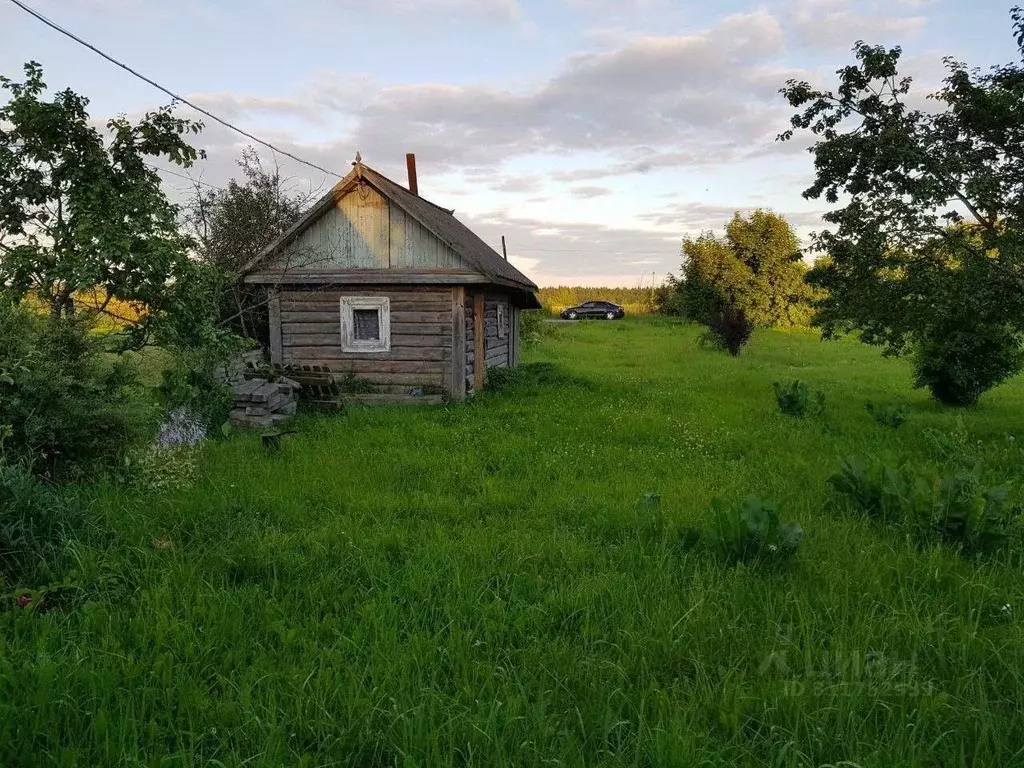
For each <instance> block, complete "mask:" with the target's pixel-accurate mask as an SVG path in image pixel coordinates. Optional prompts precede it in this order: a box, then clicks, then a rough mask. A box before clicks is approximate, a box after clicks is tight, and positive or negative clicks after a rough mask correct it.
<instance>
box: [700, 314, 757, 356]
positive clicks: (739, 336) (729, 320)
mask: <svg viewBox="0 0 1024 768" xmlns="http://www.w3.org/2000/svg"><path fill="white" fill-rule="evenodd" d="M753 332H754V324H753V323H752V322H751V321H750V320H749V319H747V313H746V312H744V311H743V310H742V309H735V308H733V307H726V308H724V309H723V310H722V311H721V312H719V313H718V314H716V315H715V316H714V317H712V318H711V320H710V322H709V323H708V330H707V333H706V334H705V335H704V338H703V339H702V341H703V342H704V343H707V344H710V345H712V346H715V347H718V348H719V349H724V350H725V351H727V352H728V353H729V354H730V355H732V356H733V357H738V356H739V354H740V351H741V350H742V349H743V347H745V346H746V344H747V342H748V341H750V336H751V334H753Z"/></svg>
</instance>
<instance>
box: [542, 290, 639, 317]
mask: <svg viewBox="0 0 1024 768" xmlns="http://www.w3.org/2000/svg"><path fill="white" fill-rule="evenodd" d="M537 298H538V299H539V300H540V303H541V305H542V306H543V307H544V309H545V310H546V311H548V312H554V313H557V312H561V311H562V310H563V309H567V308H568V307H575V306H576V305H578V304H582V303H583V302H584V301H610V302H612V303H614V304H618V305H619V306H621V307H622V308H623V309H625V310H626V312H627V313H633V314H653V313H654V312H655V311H656V307H655V300H654V290H652V288H651V287H650V286H648V287H646V288H639V287H634V288H615V287H610V286H586V285H556V286H547V287H544V288H541V289H539V290H538V291H537Z"/></svg>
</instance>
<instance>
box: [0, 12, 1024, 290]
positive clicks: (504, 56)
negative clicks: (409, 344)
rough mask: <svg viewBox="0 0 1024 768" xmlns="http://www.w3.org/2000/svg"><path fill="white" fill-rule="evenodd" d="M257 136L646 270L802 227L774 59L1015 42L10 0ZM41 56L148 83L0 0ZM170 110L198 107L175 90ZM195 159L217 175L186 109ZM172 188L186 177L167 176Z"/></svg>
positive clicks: (69, 77) (499, 228) (102, 103)
mask: <svg viewBox="0 0 1024 768" xmlns="http://www.w3.org/2000/svg"><path fill="white" fill-rule="evenodd" d="M25 2H26V3H27V4H29V5H31V6H32V7H33V8H34V9H36V10H38V11H39V12H41V13H43V14H45V15H46V16H47V17H49V18H50V19H52V20H54V21H56V22H58V23H59V24H60V25H62V26H63V27H65V28H66V29H68V30H69V31H71V32H73V33H75V34H76V35H78V36H80V37H82V38H84V39H86V40H88V41H89V42H91V43H92V44H94V45H95V46H97V47H99V48H101V49H102V50H104V51H106V52H107V53H109V54H110V55H112V56H114V57H115V58H117V59H120V60H121V61H123V62H125V63H126V64H128V65H130V66H132V67H133V68H135V69H136V70H138V71H140V72H141V73H142V74H144V75H146V76H147V77H149V78H151V79H153V80H155V81H157V82H159V83H161V84H162V85H164V86H165V87H167V88H169V89H170V90H171V91H173V92H176V93H179V94H181V95H183V96H185V97H186V98H187V99H189V100H190V101H193V102H195V103H197V104H199V105H200V106H202V107H204V108H205V109H207V110H209V111H210V112H212V113H214V114H216V115H218V116H220V117H222V118H224V119H226V120H228V121H229V122H232V123H235V124H236V125H238V126H239V127H241V128H243V129H245V130H247V131H249V132H250V133H252V134H254V135H257V136H259V137H261V138H263V139H265V140H267V141H269V142H271V143H273V144H275V145H276V146H279V147H281V148H282V149H285V150H286V151H289V152H291V153H293V154H295V155H297V156H299V157H301V158H303V159H306V160H309V161H311V162H313V163H315V164H317V165H319V166H322V167H323V168H326V169H328V170H330V171H332V175H327V174H324V173H322V172H319V171H315V170H312V169H310V168H308V167H306V166H304V165H301V164H299V163H295V162H294V161H291V160H289V159H288V158H285V157H283V156H281V155H276V154H274V153H271V152H269V151H264V152H262V155H263V159H264V162H266V163H274V162H277V164H278V166H279V168H280V170H281V173H282V175H283V176H285V177H287V178H288V180H289V184H290V185H292V186H293V188H294V189H296V190H301V191H304V192H319V191H326V190H327V189H328V188H330V186H331V185H333V184H334V182H335V181H337V178H338V177H340V176H342V175H344V174H345V173H346V172H347V171H348V170H350V168H351V163H352V161H353V159H354V157H355V154H356V152H357V151H358V152H360V153H361V154H362V157H363V160H364V162H365V163H366V164H368V165H370V166H372V167H374V168H376V169H377V170H379V171H381V172H382V173H384V174H386V175H388V176H390V177H391V178H393V179H395V180H396V181H400V182H404V181H405V180H406V175H405V154H406V153H407V152H414V153H415V154H416V156H417V160H418V167H419V187H420V194H421V195H422V196H424V197H426V198H428V199H430V200H432V201H434V202H436V203H438V204H440V205H443V206H444V207H446V208H454V209H455V212H456V216H457V217H459V218H460V219H461V220H463V221H464V222H466V223H467V224H468V225H469V226H470V227H472V228H473V229H474V231H476V232H477V233H478V234H479V235H480V236H481V237H483V238H484V239H485V240H486V241H487V242H488V243H490V244H491V245H493V246H494V247H495V248H500V242H501V236H502V235H504V236H505V237H506V239H507V242H508V248H509V255H510V258H511V260H512V261H513V263H514V264H516V265H517V266H518V267H519V268H520V269H522V270H523V271H524V272H525V273H526V274H527V275H528V276H530V277H531V278H532V279H533V280H534V281H536V282H537V283H538V284H540V285H591V286H594V285H622V286H637V285H647V286H649V285H651V282H652V280H655V281H657V282H660V281H661V280H662V279H663V278H664V276H665V274H666V273H668V272H670V271H678V269H679V263H680V254H679V251H680V243H681V241H682V239H683V238H684V237H687V236H696V235H698V234H699V233H700V232H702V231H705V230H721V228H722V227H723V226H724V224H725V223H726V222H727V221H728V219H730V218H731V217H732V215H733V213H734V212H737V211H739V212H741V213H742V212H749V211H750V210H752V209H754V208H759V207H760V208H767V209H771V210H774V211H776V212H778V213H781V214H783V215H785V216H786V217H787V219H788V220H789V221H790V223H791V224H793V226H794V227H795V228H796V230H797V232H798V233H799V234H800V235H801V237H802V238H803V239H804V242H805V243H806V244H808V245H809V239H808V237H809V234H810V233H811V232H812V231H814V230H816V229H820V228H821V227H822V226H823V224H822V222H821V214H822V213H823V212H824V211H826V210H827V204H826V203H825V202H824V201H817V200H806V199H804V198H803V196H802V192H803V190H804V189H806V187H807V186H808V185H809V184H810V182H811V180H812V179H813V158H812V156H811V155H809V154H808V153H807V148H808V141H807V140H806V139H800V140H796V141H793V142H787V143H780V142H777V141H776V136H777V135H778V134H779V133H780V132H781V131H783V130H785V129H786V128H787V126H788V120H789V117H790V115H791V113H792V110H791V109H790V108H789V107H787V106H786V104H785V103H784V101H783V100H782V98H781V97H780V96H779V95H778V90H779V88H781V87H782V86H783V85H784V84H785V82H786V80H788V79H790V78H797V79H801V80H808V81H810V82H812V83H814V84H817V85H826V86H831V85H833V84H834V83H835V80H836V77H835V74H834V73H835V71H836V70H837V69H839V68H840V67H842V66H845V65H846V64H849V63H851V62H852V60H853V57H852V54H851V52H850V50H851V48H852V46H853V44H854V42H856V41H857V40H859V39H863V40H865V41H867V42H869V43H873V44H884V45H900V46H901V47H902V48H903V51H904V54H903V55H904V67H903V69H904V71H905V72H906V73H907V74H911V75H913V76H914V77H915V90H916V93H917V95H918V98H923V96H924V95H925V94H926V93H928V92H931V91H934V90H935V89H936V88H937V86H938V85H939V84H940V82H941V79H942V76H943V65H942V59H943V57H944V56H954V57H956V58H959V59H961V60H964V61H967V62H968V63H970V64H972V65H976V66H980V67H988V66H991V65H996V64H1001V63H1006V62H1010V61H1014V60H1015V59H1016V58H1017V55H1016V48H1015V46H1014V41H1013V36H1012V34H1011V26H1010V20H1009V11H1010V7H1011V6H1012V5H1013V4H1014V3H1013V2H1008V1H1004V0H973V1H972V2H966V1H965V0H766V1H765V2H752V1H751V0H716V1H714V2H711V1H709V0H705V1H704V2H695V1H693V0H374V1H373V2H365V1H364V2H357V0H303V2H285V1H284V0H277V2H270V0H209V1H208V2H196V1H195V0H173V2H172V1H171V0H25ZM29 60H34V61H38V62H39V63H41V64H42V65H43V69H44V73H45V78H46V81H47V83H48V84H49V85H50V86H51V88H53V89H63V88H66V87H70V88H72V89H73V90H75V91H77V92H79V93H82V94H84V95H86V96H88V97H89V98H90V99H91V106H90V111H91V114H92V115H93V116H94V117H97V118H105V117H109V116H113V115H116V114H127V115H129V116H139V115H141V114H143V113H144V112H145V111H146V110H149V109H154V108H156V107H159V106H162V105H164V104H166V103H168V102H169V98H168V97H167V96H166V95H164V94H163V93H161V92H159V91H157V90H155V89H154V88H153V87H152V86H150V85H147V84H145V83H143V82H141V81H139V80H137V79H136V78H134V77H133V76H132V75H130V74H128V73H126V72H124V71H123V70H120V69H118V68H117V67H115V66H114V65H112V64H110V63H109V62H107V61H104V60H103V59H101V58H99V57H98V56H96V55H95V54H94V53H92V52H90V51H89V50H87V49H85V48H83V47H81V46H79V45H78V44H77V43H75V42H73V41H71V40H69V39H67V38H65V37H63V36H61V35H60V34H59V33H57V32H55V31H53V30H51V29H49V28H47V27H46V26H45V25H43V24H42V23H41V22H39V21H38V20H36V19H33V18H32V17H30V16H29V15H27V14H26V13H25V12H24V11H22V10H20V9H19V8H17V7H16V6H15V5H14V4H13V3H11V2H10V0H0V74H4V75H7V76H8V77H12V78H14V79H17V78H18V76H19V75H20V72H21V67H22V65H23V64H24V62H26V61H29ZM179 113H180V114H181V115H182V116H186V117H199V115H197V114H196V113H194V112H193V110H191V109H189V108H187V107H180V108H179ZM205 122H206V128H205V130H204V131H203V133H202V134H201V135H200V136H199V137H198V138H197V139H196V140H195V142H194V143H195V144H196V145H197V146H201V147H203V148H205V149H206V152H207V159H206V160H205V161H201V162H199V163H197V164H196V166H195V167H193V168H192V169H191V170H190V171H188V173H189V174H191V175H192V176H193V177H195V178H197V179H201V180H202V181H203V182H205V183H207V184H212V185H222V184H224V183H225V182H226V181H227V180H228V179H229V178H231V177H232V176H237V175H238V169H237V165H236V161H237V158H238V157H239V155H240V153H241V151H242V150H243V149H244V148H245V147H246V145H247V144H249V143H251V142H249V141H248V140H247V139H245V138H244V137H242V136H240V135H238V134H235V133H234V132H232V131H230V130H229V129H227V128H224V127H223V126H220V125H218V124H216V123H213V122H212V121H210V120H208V119H207V120H205ZM166 184H167V188H168V192H169V194H170V195H171V196H173V197H174V198H175V199H182V198H183V196H184V195H185V194H186V193H187V191H188V190H187V188H188V186H189V183H188V182H187V181H185V180H183V179H180V178H177V177H174V176H171V175H169V174H167V175H166Z"/></svg>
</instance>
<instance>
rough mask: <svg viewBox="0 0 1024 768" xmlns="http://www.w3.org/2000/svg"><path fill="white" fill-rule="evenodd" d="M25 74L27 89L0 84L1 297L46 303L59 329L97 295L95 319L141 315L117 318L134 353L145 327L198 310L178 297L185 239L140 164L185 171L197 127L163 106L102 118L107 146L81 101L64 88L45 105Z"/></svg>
mask: <svg viewBox="0 0 1024 768" xmlns="http://www.w3.org/2000/svg"><path fill="white" fill-rule="evenodd" d="M24 72H25V80H24V81H23V82H15V81H13V80H11V79H9V78H6V77H2V76H0V89H2V90H3V91H6V92H7V93H8V94H9V98H8V100H7V101H6V103H3V104H2V105H0V287H2V288H4V289H6V291H7V292H9V294H10V295H12V296H13V297H14V298H15V299H17V300H22V299H24V298H26V297H31V298H33V299H40V300H42V301H44V302H45V303H46V305H47V307H48V309H49V312H50V314H51V315H52V317H53V318H55V319H61V318H66V317H69V316H71V315H73V314H74V313H75V309H76V301H75V299H76V296H77V295H79V294H80V293H81V292H86V291H88V292H93V291H98V292H99V300H98V301H97V302H96V303H95V305H94V307H93V309H92V311H93V312H94V313H97V314H107V315H113V314H115V310H114V308H115V307H116V306H118V304H119V303H121V302H127V303H129V304H132V305H136V306H138V307H144V311H142V312H141V316H138V317H119V318H118V320H119V321H121V322H124V323H127V324H128V325H127V328H128V332H127V333H126V336H125V341H126V346H131V347H138V346H141V345H143V344H145V343H147V341H148V339H149V333H150V331H151V329H152V326H151V323H152V322H153V321H158V320H159V319H160V317H161V316H162V315H163V314H165V313H168V312H174V311H177V312H187V311H189V310H190V308H192V307H195V306H196V302H195V301H194V296H186V295H185V294H184V293H183V292H182V291H181V286H182V284H183V283H184V282H186V281H187V279H188V277H189V275H190V273H191V272H193V271H194V268H195V265H194V263H193V262H192V261H191V260H190V259H189V258H188V249H189V246H190V240H189V239H188V238H187V237H186V236H184V235H183V234H182V233H181V231H180V230H179V227H178V221H177V218H178V209H177V208H176V206H174V205H172V204H171V203H170V202H169V201H168V200H167V198H166V197H165V195H164V193H163V191H162V189H161V187H160V178H159V176H158V175H157V173H156V171H155V170H154V169H153V168H152V167H150V166H149V165H148V164H147V160H148V159H164V160H167V161H170V162H172V163H175V164H177V165H180V166H183V167H189V166H190V165H191V164H192V162H193V161H194V160H195V159H196V157H198V156H199V154H200V153H198V152H197V151H196V150H195V149H193V148H192V147H191V146H190V145H189V144H188V143H187V141H186V139H185V137H186V136H187V135H188V134H191V133H198V132H199V131H200V130H201V128H202V124H201V123H198V122H193V121H190V120H184V119H181V118H177V117H175V116H174V115H173V112H172V109H171V108H170V107H165V108H161V109H159V110H157V111H155V112H149V113H147V114H146V115H144V116H143V117H142V119H141V120H139V121H138V122H137V123H135V124H133V123H131V122H130V121H129V120H128V119H127V118H126V117H124V116H121V117H116V118H113V119H111V120H109V121H108V122H107V126H106V127H107V132H108V134H109V136H108V137H107V140H106V141H105V140H104V136H103V135H102V134H101V133H100V131H99V130H97V129H96V128H95V127H94V126H93V125H92V124H91V122H90V119H89V114H88V112H87V107H88V104H89V101H88V99H86V98H84V97H83V96H80V95H78V94H76V93H74V92H73V91H71V90H64V91H61V92H59V93H57V94H55V95H54V96H53V99H52V101H45V100H44V99H43V95H44V92H45V91H46V84H45V83H44V82H43V72H42V68H41V67H40V66H39V65H38V64H36V63H34V62H32V63H29V64H26V65H25V67H24Z"/></svg>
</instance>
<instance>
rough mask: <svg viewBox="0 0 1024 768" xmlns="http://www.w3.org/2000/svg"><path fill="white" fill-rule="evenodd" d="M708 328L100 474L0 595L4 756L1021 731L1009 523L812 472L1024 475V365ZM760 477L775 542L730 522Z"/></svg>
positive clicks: (486, 749)
mask: <svg viewBox="0 0 1024 768" xmlns="http://www.w3.org/2000/svg"><path fill="white" fill-rule="evenodd" d="M697 336H698V330H697V329H696V328H694V327H691V326H686V325H681V324H676V323H672V322H668V321H658V320H646V321H640V320H627V321H624V322H620V323H592V324H578V325H574V326H568V327H563V326H559V327H557V328H553V329H551V330H550V331H549V332H548V333H546V334H545V337H544V339H543V340H542V341H541V342H540V343H539V344H537V345H536V346H534V347H532V348H531V349H529V350H527V353H526V355H525V362H526V363H527V365H526V366H525V367H524V369H522V371H521V372H520V373H518V374H515V375H510V376H506V377H505V378H504V379H503V380H502V381H501V382H496V383H500V386H498V387H496V388H495V391H492V392H491V393H488V394H486V395H485V396H483V397H480V398H479V399H477V400H476V401H475V402H473V403H470V404H467V405H463V406H454V405H453V406H444V407H436V408H429V407H428V408H422V409H412V410H410V409H401V408H375V409H368V408H352V409H350V410H349V411H348V413H347V414H345V415H341V416H307V417H304V418H303V419H300V421H299V422H298V430H299V431H298V434H296V435H292V436H289V437H287V438H286V439H285V440H284V441H283V445H282V448H281V450H280V451H279V452H271V451H267V450H265V449H264V447H263V446H262V445H261V442H260V440H259V438H258V437H257V436H255V435H234V436H231V437H229V438H227V439H225V440H222V441H218V442H214V443H210V444H208V445H207V446H206V447H205V448H204V449H203V451H202V453H201V454H199V457H198V459H197V472H196V474H195V479H194V482H193V483H192V484H191V485H190V486H188V487H184V488H179V489H175V488H169V489H168V490H166V491H165V492H162V493H158V494H156V495H154V494H153V493H142V492H137V491H136V492H132V491H129V490H124V489H123V486H121V485H118V486H114V485H110V486H109V487H100V488H98V489H94V490H93V491H91V492H90V493H88V494H86V495H85V496H84V497H83V499H82V500H81V502H80V504H81V510H80V511H81V513H82V516H83V519H84V520H86V521H89V522H88V524H84V523H83V525H82V526H81V529H80V530H79V532H78V534H77V535H76V536H75V537H73V538H72V539H71V540H69V541H68V542H67V543H66V544H65V545H64V551H63V554H62V559H61V565H62V575H61V577H60V580H59V581H58V583H55V584H53V585H52V587H51V588H50V589H49V591H48V592H46V593H43V592H37V593H33V595H32V602H31V604H29V605H27V606H25V607H22V608H18V607H17V606H16V604H15V602H14V595H13V594H12V595H9V596H8V597H7V598H5V600H6V603H5V605H4V610H3V611H2V612H0V765H5V766H7V765H10V766H44V765H45V766H52V765H60V766H105V765H110V766H113V765H119V766H120V765H147V766H192V765H220V766H242V765H247V766H263V765H266V766H277V765H308V766H314V765H315V766H329V765H331V766H334V765H336V766H343V765H345V766H428V765H429V766H436V765H472V766H478V765H480V766H483V765H495V766H498V765H502V766H507V765H538V766H540V765H574V766H584V765H586V766H597V765H606V766H655V765H657V766H694V765H749V766H824V765H850V766H853V765H859V766H1010V765H1017V764H1021V763H1022V762H1024V720H1022V719H1021V718H1020V716H1019V706H1020V702H1021V701H1024V631H1022V624H1021V621H1020V614H1021V613H1024V578H1022V574H1021V565H1022V563H1021V552H1022V550H1021V546H1020V541H1019V540H1017V539H1015V538H1013V536H1014V535H1016V534H1013V533H1011V535H1010V537H1009V538H1008V539H1007V540H1006V541H1004V542H1003V543H1002V545H1001V546H994V547H992V548H991V549H984V550H983V551H980V552H968V551H966V550H964V549H961V548H959V547H957V546H956V544H955V542H953V543H950V542H946V541H944V540H941V539H934V540H933V539H928V538H921V537H919V536H916V535H912V533H911V532H910V531H909V529H908V528H906V527H905V526H900V525H894V524H892V521H891V520H886V519H880V518H878V517H877V516H876V517H872V516H870V515H865V514H858V513H857V511H856V510H855V509H854V508H853V506H852V505H850V504H848V503H845V501H844V499H843V498H842V497H841V495H840V494H839V493H838V492H837V490H836V489H835V488H834V487H833V486H830V483H829V480H830V478H832V477H833V476H834V475H836V474H837V473H838V472H839V471H840V469H841V467H842V466H843V464H844V462H845V461H846V459H847V458H848V457H849V456H851V455H854V456H860V457H863V458H864V459H865V460H866V461H867V460H875V461H878V462H883V463H885V464H886V465H889V466H892V467H907V466H913V467H915V468H917V469H918V470H920V471H921V472H924V473H925V474H927V473H929V472H930V473H932V474H933V475H934V476H935V477H939V476H946V475H948V474H950V473H954V472H958V471H968V470H969V471H971V472H974V473H975V474H976V476H977V477H978V478H979V482H981V483H983V485H984V487H994V486H995V485H997V484H1000V483H1002V482H1004V481H1014V480H1017V481H1019V480H1021V473H1022V466H1024V465H1022V462H1021V459H1022V454H1021V448H1020V443H1019V441H1018V440H1016V436H1017V435H1024V410H1022V408H1021V403H1022V400H1024V381H1021V380H1019V379H1017V380H1014V381H1012V382H1011V383H1010V384H1008V385H1006V386H1003V387H1001V388H999V389H996V390H994V391H992V392H990V393H988V394H987V395H986V396H985V397H984V399H983V400H982V404H981V406H980V407H978V408H977V409H967V410H958V411H956V410H951V409H945V408H943V407H941V406H939V405H937V404H935V403H934V402H933V401H932V400H930V399H929V398H928V396H927V393H926V392H923V391H914V390H912V389H911V388H910V384H909V382H910V378H911V377H910V373H909V371H908V368H907V366H906V365H905V363H903V362H901V361H897V360H891V359H885V358H882V357H880V355H879V353H878V351H877V350H876V349H872V348H870V347H866V346H863V345H860V344H858V343H856V342H853V341H840V342H830V343H824V342H822V341H820V340H818V339H817V338H816V337H815V336H814V335H812V334H810V333H800V332H793V333H782V332H772V331H759V332H757V333H756V334H755V337H754V339H753V341H752V342H751V344H750V345H749V346H748V347H747V349H746V350H745V352H744V354H743V355H742V356H741V357H740V358H738V359H734V358H731V357H729V356H727V355H724V354H722V353H721V352H719V351H715V350H710V349H705V348H702V347H700V346H699V345H698V344H697ZM795 379H799V380H801V381H803V382H805V383H806V385H807V386H806V390H807V391H808V392H811V393H819V392H820V393H821V398H820V401H821V402H822V403H823V405H822V407H821V408H819V407H818V406H817V405H815V407H814V408H812V409H810V411H811V412H809V413H807V412H804V411H806V410H807V409H803V410H801V409H799V408H795V407H789V406H788V405H787V409H788V410H790V411H791V412H793V413H794V414H795V415H791V414H790V413H783V412H782V411H781V410H780V404H783V403H786V404H788V403H790V401H796V400H800V398H802V397H804V398H805V399H807V398H811V399H810V400H809V401H810V402H813V403H818V402H819V397H818V396H817V395H813V394H812V395H808V396H806V397H805V395H804V394H802V393H804V388H803V387H799V386H791V385H786V382H791V381H793V380H795ZM775 382H780V387H779V388H778V391H779V393H780V397H782V399H781V400H780V401H779V402H778V403H777V400H776V388H774V387H773V384H774V383H775ZM786 398H788V399H786ZM869 401H870V402H871V403H872V410H871V411H869V410H868V409H867V408H866V404H867V403H868V402H869ZM904 406H905V408H904ZM879 409H887V410H885V411H884V412H885V413H886V414H898V415H900V416H901V418H896V417H895V416H891V415H890V416H886V417H885V418H876V414H877V412H878V411H879ZM797 411H799V413H797ZM897 421H898V422H899V423H898V424H897V423H896V422H897ZM833 485H834V484H833ZM751 496H754V497H757V498H758V499H760V500H762V501H763V502H765V503H767V502H769V501H773V502H774V503H775V505H774V507H775V510H776V511H777V516H778V520H779V521H780V524H787V525H788V524H795V525H798V526H799V527H800V529H802V532H803V537H802V540H800V541H799V545H798V547H797V548H796V549H795V551H794V552H792V553H791V555H790V556H789V557H787V558H785V559H776V558H771V557H768V556H761V555H766V553H767V550H765V551H764V552H757V551H755V552H754V556H753V557H727V556H726V557H724V556H723V554H728V547H727V546H726V548H725V550H723V542H724V543H725V544H726V545H727V544H728V542H727V541H725V540H724V539H723V537H722V530H721V526H720V525H719V524H718V523H716V515H718V514H720V513H721V512H722V509H723V506H724V507H728V506H729V505H742V504H743V503H744V500H745V499H747V498H748V497H751ZM715 498H718V499H720V500H721V501H720V502H719V505H718V506H717V507H715V508H712V506H711V505H712V500H713V499H715ZM1017 498H1018V496H1017V491H1013V492H1012V496H1011V497H1010V499H1009V500H1008V502H1007V503H1011V502H1012V501H1013V500H1015V499H1017ZM770 546H775V545H770ZM773 551H774V550H773Z"/></svg>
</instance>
